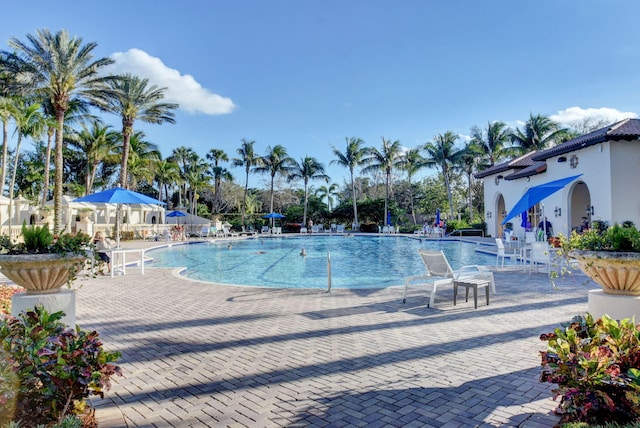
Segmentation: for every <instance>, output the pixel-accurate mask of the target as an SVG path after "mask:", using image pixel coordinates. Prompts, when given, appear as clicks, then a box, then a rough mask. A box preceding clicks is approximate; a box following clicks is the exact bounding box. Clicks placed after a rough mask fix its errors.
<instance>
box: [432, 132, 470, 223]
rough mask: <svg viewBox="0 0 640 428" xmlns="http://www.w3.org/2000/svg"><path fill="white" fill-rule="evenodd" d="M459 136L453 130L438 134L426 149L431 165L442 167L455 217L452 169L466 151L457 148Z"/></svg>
mask: <svg viewBox="0 0 640 428" xmlns="http://www.w3.org/2000/svg"><path fill="white" fill-rule="evenodd" d="M457 140H458V136H457V135H456V134H454V133H453V132H452V131H447V132H445V133H444V134H438V135H436V136H435V137H433V142H429V143H426V144H425V145H424V149H425V150H426V152H427V155H428V156H427V159H428V160H429V161H430V165H432V166H434V167H437V168H439V169H440V173H441V174H442V176H443V177H444V182H445V186H446V187H447V198H448V199H449V216H450V218H453V194H452V191H451V181H452V178H453V177H452V170H453V169H454V168H455V166H456V165H458V164H459V162H460V158H461V157H462V155H463V153H464V151H463V150H462V149H457V148H456V141H457Z"/></svg>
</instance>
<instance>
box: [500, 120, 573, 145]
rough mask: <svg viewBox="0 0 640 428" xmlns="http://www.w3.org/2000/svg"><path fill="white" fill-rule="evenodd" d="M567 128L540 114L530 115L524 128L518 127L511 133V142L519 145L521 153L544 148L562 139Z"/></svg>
mask: <svg viewBox="0 0 640 428" xmlns="http://www.w3.org/2000/svg"><path fill="white" fill-rule="evenodd" d="M565 132H566V130H565V129H563V128H561V127H560V124H558V123H557V122H554V121H553V120H551V119H549V118H548V117H546V116H542V115H540V114H537V115H535V116H534V115H533V113H531V114H530V115H529V120H527V122H526V123H525V124H524V129H522V130H521V129H520V128H517V129H516V130H515V131H514V132H513V133H512V134H511V142H512V143H514V144H515V145H516V146H517V150H518V152H519V153H521V154H524V153H527V152H530V151H532V150H544V149H547V148H549V147H552V146H553V145H556V144H558V143H559V142H561V141H562V139H563V136H564V134H565Z"/></svg>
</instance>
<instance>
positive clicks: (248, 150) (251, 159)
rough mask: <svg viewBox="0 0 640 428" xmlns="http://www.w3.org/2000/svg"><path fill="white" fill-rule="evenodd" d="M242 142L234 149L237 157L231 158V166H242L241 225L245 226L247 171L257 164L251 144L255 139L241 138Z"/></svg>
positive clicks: (247, 187)
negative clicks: (243, 178)
mask: <svg viewBox="0 0 640 428" xmlns="http://www.w3.org/2000/svg"><path fill="white" fill-rule="evenodd" d="M241 141H242V144H241V145H240V148H238V149H237V150H236V153H238V157H237V158H233V159H232V162H233V166H241V167H244V171H245V180H244V194H243V195H242V210H241V211H242V225H243V226H245V222H244V218H245V213H246V211H247V193H248V190H249V173H250V172H251V169H252V168H253V167H254V166H255V165H256V164H257V162H258V156H257V155H256V153H255V151H254V149H253V145H254V144H255V141H247V140H246V139H244V138H243V139H242V140H241Z"/></svg>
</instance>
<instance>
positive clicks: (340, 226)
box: [336, 224, 344, 233]
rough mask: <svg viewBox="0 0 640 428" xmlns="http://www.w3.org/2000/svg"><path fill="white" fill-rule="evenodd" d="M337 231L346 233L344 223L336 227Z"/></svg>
mask: <svg viewBox="0 0 640 428" xmlns="http://www.w3.org/2000/svg"><path fill="white" fill-rule="evenodd" d="M336 233H344V224H339V225H338V226H337V227H336Z"/></svg>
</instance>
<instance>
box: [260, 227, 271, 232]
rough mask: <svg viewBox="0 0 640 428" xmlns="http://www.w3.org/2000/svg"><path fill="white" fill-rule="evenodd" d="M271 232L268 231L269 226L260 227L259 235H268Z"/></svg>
mask: <svg viewBox="0 0 640 428" xmlns="http://www.w3.org/2000/svg"><path fill="white" fill-rule="evenodd" d="M269 232H271V229H269V226H262V230H261V231H260V233H269Z"/></svg>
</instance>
